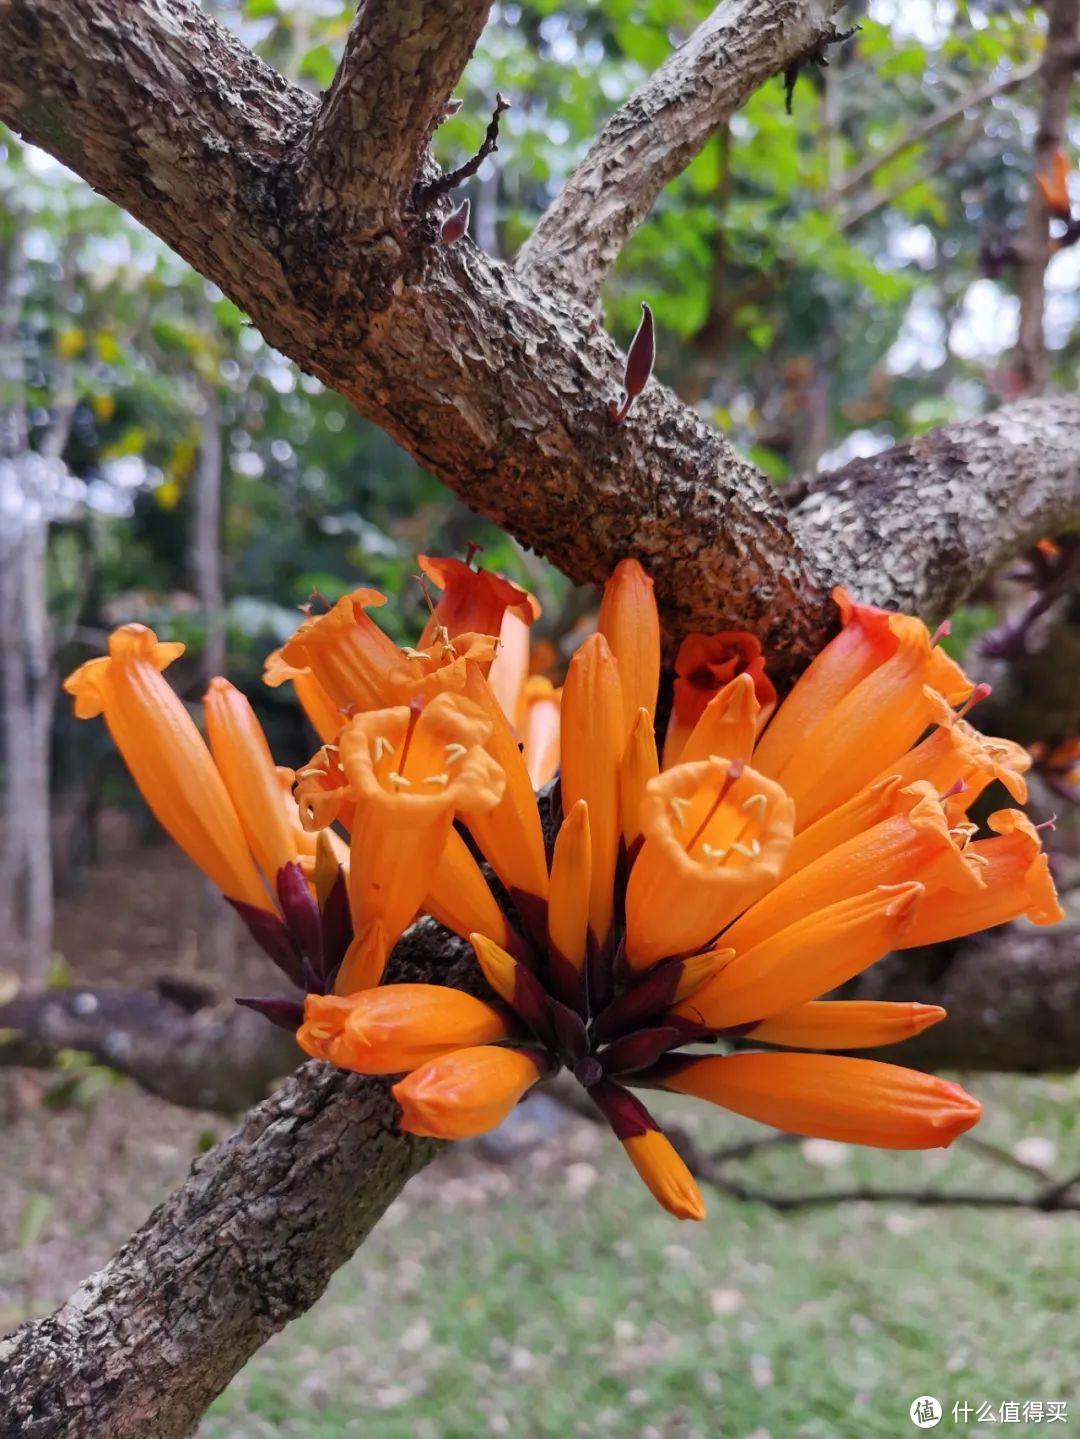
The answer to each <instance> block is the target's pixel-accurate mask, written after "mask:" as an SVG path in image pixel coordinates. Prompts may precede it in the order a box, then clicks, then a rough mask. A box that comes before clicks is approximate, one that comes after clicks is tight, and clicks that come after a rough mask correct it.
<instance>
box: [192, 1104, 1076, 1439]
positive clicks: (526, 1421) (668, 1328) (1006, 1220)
mask: <svg viewBox="0 0 1080 1439" xmlns="http://www.w3.org/2000/svg"><path fill="white" fill-rule="evenodd" d="M974 1087H975V1088H976V1089H977V1090H978V1091H979V1092H981V1093H982V1094H983V1096H984V1097H989V1098H990V1099H991V1100H992V1105H991V1115H992V1117H991V1120H990V1122H989V1123H988V1124H985V1125H984V1126H983V1131H982V1132H983V1134H984V1137H986V1138H992V1139H995V1140H997V1141H999V1142H1002V1143H1004V1144H1005V1145H1007V1146H1008V1145H1011V1144H1012V1143H1013V1142H1015V1140H1016V1139H1017V1138H1018V1137H1020V1136H1021V1135H1032V1134H1037V1135H1040V1136H1042V1137H1044V1138H1046V1139H1049V1140H1050V1141H1051V1142H1052V1143H1053V1144H1054V1145H1055V1146H1056V1148H1057V1150H1058V1167H1059V1168H1061V1169H1062V1171H1063V1172H1064V1171H1067V1170H1068V1168H1069V1165H1070V1163H1071V1164H1072V1165H1073V1166H1074V1167H1075V1166H1076V1165H1078V1164H1080V1154H1078V1152H1077V1151H1078V1145H1077V1138H1076V1134H1075V1112H1076V1107H1077V1102H1078V1100H1080V1088H1078V1086H1077V1084H1076V1082H1075V1081H1070V1082H1069V1083H1068V1084H1062V1085H1053V1084H1047V1083H1046V1082H1043V1081H1009V1080H994V1081H986V1080H981V1081H979V1082H978V1083H977V1084H976V1085H975V1086H974ZM682 1117H685V1111H681V1112H680V1118H682ZM752 1132H753V1131H752V1129H751V1127H750V1126H742V1125H736V1124H734V1123H730V1124H726V1125H725V1126H724V1128H723V1135H722V1138H723V1139H724V1140H729V1139H731V1138H732V1137H742V1136H743V1135H744V1134H748V1133H752ZM711 1133H712V1134H713V1135H714V1136H715V1135H716V1133H717V1127H716V1126H715V1125H714V1126H713V1128H712V1130H711ZM813 1157H814V1151H813V1150H811V1151H810V1159H808V1158H807V1155H806V1153H805V1152H804V1151H803V1150H802V1149H801V1148H800V1147H799V1146H794V1147H792V1148H790V1149H785V1150H780V1151H774V1152H769V1153H767V1154H765V1155H763V1156H761V1157H760V1158H758V1159H756V1160H754V1161H752V1162H751V1163H749V1164H748V1165H743V1166H741V1167H740V1170H739V1173H740V1174H741V1175H742V1176H743V1177H752V1178H753V1179H754V1180H756V1181H760V1182H766V1181H767V1182H769V1183H770V1184H773V1185H775V1186H778V1187H780V1186H782V1187H785V1188H798V1189H803V1190H805V1189H807V1188H811V1187H816V1186H821V1185H843V1184H847V1183H851V1182H857V1181H863V1180H867V1181H871V1182H876V1183H883V1184H902V1185H904V1184H911V1183H914V1184H924V1183H927V1182H930V1181H933V1182H935V1183H939V1182H940V1183H951V1184H954V1185H956V1184H961V1185H963V1186H965V1187H973V1186H974V1187H979V1188H990V1187H993V1186H998V1187H1001V1188H1016V1187H1020V1188H1023V1187H1024V1186H1025V1184H1027V1183H1028V1181H1026V1180H1025V1178H1024V1176H1023V1175H1021V1174H1014V1173H1010V1172H1009V1170H1007V1169H1005V1170H1002V1169H1000V1168H999V1167H997V1166H990V1165H988V1164H987V1163H985V1162H984V1161H983V1160H981V1159H979V1158H978V1157H977V1156H975V1155H973V1154H972V1153H971V1152H970V1151H965V1150H961V1149H959V1148H957V1149H955V1150H953V1151H951V1152H950V1154H949V1155H948V1156H944V1155H940V1154H935V1155H928V1156H920V1155H915V1156H912V1155H882V1154H876V1153H871V1152H867V1151H860V1152H857V1151H853V1150H848V1151H826V1154H825V1157H826V1158H831V1159H833V1160H837V1159H838V1160H839V1162H837V1163H834V1164H830V1165H829V1166H828V1167H824V1168H823V1167H821V1164H820V1162H818V1163H813V1162H811V1160H812V1159H813ZM706 1197H707V1202H708V1205H709V1218H708V1220H707V1222H706V1223H705V1224H701V1225H688V1224H683V1225H679V1224H677V1223H675V1222H674V1221H672V1220H670V1219H669V1218H667V1216H666V1215H664V1214H663V1213H661V1212H660V1211H659V1210H658V1209H656V1208H655V1206H654V1205H653V1203H652V1201H651V1199H650V1198H649V1196H648V1195H647V1194H646V1193H645V1192H644V1190H643V1189H642V1188H641V1187H640V1186H639V1185H638V1184H637V1182H636V1180H635V1179H634V1177H633V1175H632V1174H630V1172H629V1170H628V1168H627V1167H626V1165H625V1161H624V1160H623V1158H622V1156H621V1154H620V1153H619V1152H618V1149H617V1147H616V1146H615V1144H614V1143H613V1142H611V1141H610V1140H608V1139H607V1138H606V1137H605V1136H604V1135H602V1133H601V1132H600V1131H594V1130H592V1129H591V1128H590V1127H589V1126H587V1125H583V1124H577V1123H576V1124H575V1125H574V1126H573V1128H572V1130H571V1132H570V1133H569V1134H568V1135H560V1136H559V1137H558V1138H557V1139H556V1140H554V1141H553V1142H552V1144H550V1145H549V1146H548V1148H547V1150H545V1151H539V1152H537V1153H536V1154H534V1155H531V1156H529V1157H528V1158H527V1159H525V1160H524V1161H522V1162H519V1163H518V1164H516V1165H514V1166H509V1167H503V1166H495V1165H490V1164H484V1163H481V1162H478V1161H477V1160H476V1159H475V1158H469V1157H467V1156H464V1155H460V1154H459V1155H457V1156H453V1157H451V1158H450V1159H449V1160H448V1161H442V1162H441V1163H440V1165H438V1166H435V1167H434V1168H432V1169H431V1170H429V1171H428V1172H427V1174H426V1175H424V1176H421V1178H420V1179H419V1180H418V1181H414V1185H413V1187H412V1188H411V1189H410V1190H409V1191H407V1193H406V1195H405V1196H404V1197H403V1198H402V1199H401V1200H399V1201H398V1203H397V1204H396V1205H395V1206H394V1208H393V1209H392V1210H391V1211H390V1213H389V1215H388V1216H387V1218H386V1220H385V1221H384V1222H383V1224H382V1225H380V1227H379V1228H378V1230H377V1231H376V1233H375V1234H374V1235H373V1236H372V1238H371V1240H370V1241H369V1242H368V1244H367V1245H366V1246H365V1247H364V1250H363V1252H362V1254H361V1255H360V1256H359V1257H358V1258H357V1259H356V1260H354V1261H353V1262H352V1263H351V1264H350V1265H349V1266H347V1267H346V1268H345V1269H344V1270H342V1271H341V1272H340V1273H339V1274H338V1275H337V1276H336V1277H335V1279H334V1282H333V1283H332V1285H331V1287H330V1290H329V1291H328V1293H327V1295H326V1296H325V1297H324V1298H323V1300H322V1301H321V1302H320V1304H319V1305H317V1306H316V1308H315V1309H314V1310H313V1311H312V1312H311V1313H310V1314H308V1315H306V1316H305V1317H304V1318H302V1319H301V1320H299V1321H297V1322H296V1323H295V1324H294V1325H292V1326H291V1327H290V1328H289V1329H288V1330H286V1331H285V1332H284V1333H283V1334H281V1335H279V1336H278V1337H277V1338H276V1339H275V1340H273V1341H272V1342H271V1343H270V1344H269V1345H267V1346H266V1348H265V1349H263V1350H262V1351H261V1352H260V1353H259V1354H258V1355H257V1356H256V1357H255V1358H254V1359H253V1360H252V1362H251V1363H250V1364H249V1365H248V1366H247V1368H246V1369H245V1370H244V1371H243V1373H242V1374H240V1375H239V1376H238V1377H237V1379H236V1381H235V1382H234V1383H233V1384H232V1386H231V1387H230V1388H229V1390H228V1391H227V1392H226V1393H225V1394H224V1395H223V1396H222V1397H221V1399H220V1400H219V1401H218V1402H217V1404H216V1405H215V1406H214V1408H213V1410H212V1411H211V1413H210V1415H209V1416H208V1418H207V1419H206V1420H205V1421H204V1426H203V1428H202V1430H201V1431H200V1433H201V1435H203V1436H204V1439H249V1436H251V1439H254V1436H261V1435H277V1436H297V1439H346V1436H350V1439H351V1436H358V1435H360V1434H363V1435H365V1436H374V1439H476V1436H480V1435H487V1434H492V1435H509V1436H513V1439H567V1436H587V1439H593V1436H608V1435H611V1436H619V1437H620V1439H622V1436H641V1439H714V1436H724V1439H750V1436H754V1439H765V1436H766V1435H767V1436H770V1439H788V1436H798V1439H835V1436H841V1439H848V1436H851V1439H855V1436H858V1439H876V1436H881V1439H895V1436H897V1435H905V1434H915V1433H917V1432H918V1431H917V1430H916V1429H914V1428H913V1426H912V1425H911V1424H910V1422H909V1419H908V1405H909V1404H910V1402H911V1400H912V1399H913V1398H914V1397H915V1396H917V1395H919V1394H925V1393H929V1394H935V1395H936V1396H937V1397H938V1398H939V1399H941V1401H942V1402H943V1403H944V1404H945V1406H946V1418H945V1421H944V1422H943V1424H942V1425H941V1426H940V1428H939V1430H938V1433H941V1434H948V1433H953V1434H956V1433H961V1432H962V1433H983V1432H985V1433H990V1434H993V1433H996V1432H997V1428H998V1426H996V1425H995V1426H988V1427H986V1428H984V1429H980V1428H977V1427H975V1426H974V1425H973V1424H969V1425H966V1426H963V1425H962V1426H959V1427H957V1426H956V1425H954V1424H953V1423H952V1421H951V1415H950V1411H951V1407H952V1404H953V1402H954V1401H956V1400H961V1401H963V1400H965V1399H966V1400H967V1401H968V1402H969V1403H976V1402H979V1401H982V1400H984V1399H988V1400H991V1401H993V1402H994V1403H995V1405H1000V1403H1001V1402H1002V1401H1004V1400H1009V1399H1017V1400H1024V1399H1029V1398H1042V1399H1044V1400H1045V1399H1048V1398H1062V1399H1067V1400H1069V1401H1070V1407H1071V1409H1072V1411H1073V1412H1072V1415H1071V1416H1070V1417H1071V1422H1072V1423H1073V1424H1076V1423H1080V1384H1077V1383H1076V1380H1077V1378H1078V1377H1080V1363H1078V1361H1077V1357H1076V1356H1077V1354H1078V1353H1080V1318H1078V1310H1077V1296H1078V1294H1080V1216H1077V1215H1058V1216H1054V1217H1051V1216H1044V1215H1040V1214H1035V1213H1029V1212H1027V1211H1020V1212H1010V1211H1004V1212H1002V1211H984V1210H961V1209H951V1210H941V1209H936V1210H925V1209H914V1208H905V1207H903V1206H899V1205H881V1206H870V1205H858V1206H847V1207H838V1208H827V1209H824V1210H821V1211H813V1212H808V1213H803V1214H799V1215H794V1216H787V1217H785V1216H778V1215H776V1214H774V1213H773V1212H771V1211H769V1210H767V1209H764V1208H761V1207H756V1206H752V1205H741V1204H736V1203H733V1202H731V1201H727V1200H723V1199H720V1198H718V1197H717V1196H716V1195H715V1194H708V1195H707V1196H706ZM1070 1382H1071V1383H1072V1385H1073V1386H1074V1387H1072V1389H1070ZM1043 1427H1044V1426H1034V1425H1022V1424H1018V1425H1013V1426H1011V1427H1010V1428H1009V1429H1007V1430H1005V1432H1006V1433H1009V1432H1012V1433H1028V1432H1030V1433H1041V1432H1042V1431H1043ZM1050 1432H1051V1434H1053V1433H1067V1432H1068V1430H1067V1429H1066V1428H1065V1427H1064V1426H1062V1428H1060V1429H1057V1430H1055V1429H1051V1430H1050Z"/></svg>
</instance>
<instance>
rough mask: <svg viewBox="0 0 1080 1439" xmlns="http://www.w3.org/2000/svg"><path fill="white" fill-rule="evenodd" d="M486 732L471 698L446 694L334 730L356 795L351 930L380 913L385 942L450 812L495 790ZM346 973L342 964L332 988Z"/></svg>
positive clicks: (479, 803)
mask: <svg viewBox="0 0 1080 1439" xmlns="http://www.w3.org/2000/svg"><path fill="white" fill-rule="evenodd" d="M489 732H490V725H489V723H488V721H487V719H486V718H485V716H484V715H483V714H482V713H481V712H480V710H479V709H478V708H477V707H476V706H475V705H473V704H471V703H470V702H469V701H468V700H466V699H464V698H462V697H461V696H457V695H449V694H442V695H437V696H436V698H435V699H433V700H432V701H431V703H430V704H427V705H424V706H423V707H422V708H419V709H417V708H415V707H414V708H408V707H405V706H401V707H398V708H395V709H389V710H375V711H371V712H369V713H367V714H361V715H357V716H356V717H355V719H353V720H351V721H350V722H349V724H348V725H346V727H345V728H344V729H343V730H342V732H341V741H340V749H341V765H342V768H343V769H344V771H345V775H346V777H347V779H348V782H349V789H350V791H351V793H352V795H353V797H354V799H355V803H356V812H355V817H354V820H353V827H352V838H351V844H350V861H349V903H350V907H351V909H352V916H353V924H354V926H355V930H356V934H357V936H358V937H360V936H362V935H363V934H364V933H365V931H366V929H367V927H368V926H369V925H370V924H371V923H372V922H373V921H375V920H378V922H379V923H380V924H381V925H382V926H383V930H384V932H385V936H386V942H387V945H388V947H389V948H392V947H393V945H394V944H395V943H396V942H397V939H398V937H399V936H400V935H401V933H402V931H403V930H404V929H405V928H406V926H407V925H408V924H409V923H410V922H411V921H412V919H413V917H414V916H415V914H416V912H417V910H418V909H419V908H420V906H421V904H422V903H423V900H424V898H425V896H426V895H427V894H428V893H429V891H430V890H431V887H432V885H433V884H434V882H435V879H436V875H437V872H438V868H439V863H440V861H441V859H442V855H443V851H444V849H445V847H446V843H447V840H448V838H449V834H450V828H451V825H452V823H453V819H454V816H455V814H464V815H466V816H469V815H472V814H475V813H478V812H486V811H488V810H490V809H492V808H493V806H494V805H496V804H498V802H499V800H500V799H501V798H502V794H503V788H504V783H505V782H504V779H503V774H502V771H501V770H500V769H499V766H498V765H497V764H496V763H495V761H494V760H493V759H492V758H491V756H490V755H489V754H488V753H487V752H486V751H485V750H484V749H483V748H482V744H483V743H484V741H485V740H486V738H487V736H488V734H489ZM349 972H350V966H349V965H348V964H346V965H343V966H342V973H341V975H340V976H339V979H338V985H337V988H338V992H339V993H342V992H345V991H344V989H343V986H344V985H345V984H346V982H347V977H348V974H349Z"/></svg>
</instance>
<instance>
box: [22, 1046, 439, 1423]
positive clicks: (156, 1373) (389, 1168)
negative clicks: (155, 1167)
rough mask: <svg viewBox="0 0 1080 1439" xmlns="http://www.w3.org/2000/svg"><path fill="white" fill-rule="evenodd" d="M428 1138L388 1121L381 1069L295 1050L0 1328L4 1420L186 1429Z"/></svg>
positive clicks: (366, 1220)
mask: <svg viewBox="0 0 1080 1439" xmlns="http://www.w3.org/2000/svg"><path fill="white" fill-rule="evenodd" d="M436 1148H437V1146H436V1145H435V1144H433V1143H432V1142H431V1141H428V1140H417V1139H413V1138H411V1137H409V1136H408V1135H403V1134H401V1133H400V1132H399V1131H398V1129H397V1126H396V1123H395V1106H394V1103H393V1101H392V1099H391V1098H390V1096H389V1094H388V1092H387V1088H386V1085H385V1084H384V1083H383V1082H381V1081H378V1080H365V1079H360V1078H357V1077H356V1076H346V1075H344V1074H341V1073H340V1072H338V1071H335V1070H333V1069H331V1068H330V1067H329V1066H328V1065H325V1064H321V1063H310V1064H305V1065H304V1066H303V1068H302V1069H300V1070H299V1071H298V1072H297V1073H296V1074H295V1075H294V1076H293V1077H292V1078H291V1079H289V1080H288V1081H287V1082H286V1083H285V1084H284V1085H283V1086H282V1087H281V1088H280V1089H279V1090H278V1091H277V1092H276V1093H275V1094H274V1096H273V1098H271V1099H269V1100H267V1101H266V1102H265V1103H263V1104H260V1105H259V1106H258V1107H257V1108H255V1109H253V1110H252V1111H251V1112H250V1114H249V1115H248V1116H247V1118H246V1119H245V1120H244V1122H243V1124H242V1125H241V1126H240V1128H239V1129H238V1130H237V1131H236V1133H235V1134H233V1135H232V1136H230V1138H228V1139H226V1140H225V1141H224V1142H223V1143H221V1144H219V1145H217V1146H216V1147H215V1148H214V1149H212V1150H210V1152H209V1153H207V1154H205V1155H203V1156H202V1157H201V1158H199V1159H197V1160H196V1161H195V1163H194V1164H193V1166H192V1169H191V1174H190V1176H189V1177H188V1179H187V1181H186V1182H185V1183H184V1184H183V1185H182V1186H181V1188H180V1189H178V1190H177V1191H176V1193H175V1194H174V1195H173V1196H172V1198H171V1199H169V1200H167V1201H166V1202H165V1203H164V1204H163V1205H161V1206H160V1207H159V1208H158V1209H156V1210H155V1211H154V1213H153V1214H152V1215H151V1216H150V1219H149V1220H148V1221H147V1223H146V1224H145V1225H144V1226H143V1228H142V1229H141V1230H139V1232H138V1233H137V1234H136V1235H134V1236H133V1238H132V1239H131V1240H129V1241H128V1243H127V1244H126V1245H125V1246H124V1248H123V1249H121V1250H120V1252H119V1253H118V1254H117V1255H116V1256H115V1258H114V1259H112V1260H111V1261H110V1263H109V1264H107V1265H106V1267H105V1268H104V1269H102V1270H100V1271H99V1272H98V1273H97V1274H93V1275H91V1276H90V1278H89V1279H87V1280H86V1281H85V1282H84V1283H83V1284H82V1285H81V1286H80V1287H79V1289H78V1290H76V1292H75V1293H74V1294H73V1295H72V1296H71V1298H70V1299H69V1300H68V1302H67V1303H66V1304H64V1305H63V1306H62V1307H61V1308H60V1309H58V1310H57V1311H56V1312H55V1313H54V1314H52V1315H50V1316H49V1317H48V1318H47V1319H43V1320H40V1321H38V1322H37V1323H35V1324H28V1325H24V1326H23V1327H22V1328H21V1329H19V1330H17V1331H16V1333H15V1334H14V1335H13V1336H12V1337H11V1338H10V1339H8V1340H6V1341H0V1433H3V1434H5V1435H11V1436H13V1439H14V1436H15V1435H18V1436H19V1439H181V1436H186V1435H190V1434H193V1433H194V1432H195V1429H196V1426H197V1424H198V1422H199V1418H200V1416H201V1415H202V1413H203V1411H204V1410H205V1409H206V1407H207V1405H208V1404H209V1403H210V1401H211V1400H212V1399H213V1398H214V1397H215V1395H217V1394H219V1393H220V1392H221V1390H222V1389H224V1387H225V1385H226V1384H227V1383H228V1382H229V1380H230V1379H231V1378H232V1376H233V1375H234V1374H235V1373H236V1371H237V1370H238V1369H239V1368H240V1367H241V1366H242V1365H243V1364H244V1362H245V1361H246V1360H247V1359H248V1358H249V1356H250V1355H251V1354H253V1353H254V1352H255V1350H256V1349H257V1348H258V1347H259V1346H260V1345H261V1344H264V1343H265V1342H266V1340H267V1339H269V1337H270V1336H271V1335H272V1334H275V1333H276V1332H277V1331H278V1330H279V1329H281V1328H282V1327H283V1325H285V1324H287V1323H288V1321H289V1320H290V1319H292V1318H294V1317H295V1316H296V1315H297V1314H300V1313H302V1312H303V1311H304V1310H305V1309H307V1308H309V1307H310V1306H311V1305H312V1304H313V1303H314V1302H315V1300H316V1299H317V1298H318V1297H319V1295H320V1294H322V1292H323V1290H324V1289H325V1288H326V1285H327V1282H328V1281H329V1279H330V1276H331V1275H332V1274H333V1272H334V1270H335V1269H337V1268H338V1266H339V1265H340V1264H342V1263H344V1261H345V1260H346V1259H348V1257H349V1256H350V1255H351V1254H352V1252H353V1251H354V1250H355V1248H356V1247H357V1245H358V1244H360V1243H362V1242H363V1240H364V1239H365V1237H366V1236H367V1234H368V1233H369V1232H370V1230H371V1228H372V1226H373V1225H374V1224H375V1223H376V1221H377V1220H378V1219H379V1218H380V1216H381V1215H382V1213H383V1211H384V1210H385V1209H386V1207H387V1205H388V1204H390V1203H391V1201H392V1200H393V1199H394V1198H395V1196H396V1195H397V1194H398V1193H399V1192H400V1190H401V1187H402V1185H403V1184H405V1182H406V1181H407V1180H408V1179H409V1178H410V1177H411V1176H412V1175H413V1174H415V1173H416V1171H417V1170H418V1169H420V1168H422V1166H423V1165H424V1164H426V1163H427V1162H428V1160H429V1159H430V1158H431V1157H432V1155H433V1154H434V1153H435V1150H436Z"/></svg>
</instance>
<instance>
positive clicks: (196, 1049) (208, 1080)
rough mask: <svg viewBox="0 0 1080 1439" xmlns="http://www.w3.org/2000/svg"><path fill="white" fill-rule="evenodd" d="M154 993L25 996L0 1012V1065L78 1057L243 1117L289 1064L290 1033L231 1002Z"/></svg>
mask: <svg viewBox="0 0 1080 1439" xmlns="http://www.w3.org/2000/svg"><path fill="white" fill-rule="evenodd" d="M215 1000H216V997H215V996H212V995H211V996H207V995H203V996H198V995H191V994H181V993H180V992H179V991H178V990H177V989H176V988H173V989H171V990H170V992H168V993H162V992H161V991H160V990H158V991H155V990H125V989H104V988H98V987H92V986H91V987H85V986H82V985H77V986H74V987H73V988H71V989H60V990H47V991H46V992H44V993H34V992H32V991H26V992H24V993H20V994H18V995H17V996H16V997H15V998H14V999H12V1000H11V1001H10V1002H9V1003H7V1004H5V1005H2V1006H0V1066H3V1065H25V1066H27V1067H35V1068H36V1067H39V1066H47V1065H49V1064H51V1062H52V1061H53V1059H54V1058H55V1056H56V1053H57V1051H58V1050H61V1049H77V1050H82V1051H83V1052H85V1053H87V1054H89V1055H91V1056H92V1057H93V1058H94V1059H95V1060H97V1061H98V1062H100V1063H101V1064H107V1065H109V1067H110V1068H112V1069H115V1070H116V1071H117V1072H118V1073H119V1074H126V1075H128V1076H129V1077H130V1078H131V1079H134V1080H135V1082H136V1083H137V1084H139V1085H141V1086H142V1087H143V1089H146V1090H148V1091H149V1092H150V1093H151V1094H156V1095H158V1096H159V1097H160V1098H162V1099H167V1100H169V1101H170V1102H171V1103H173V1104H179V1105H183V1106H184V1107H186V1108H189V1109H211V1110H215V1111H216V1112H218V1113H220V1114H232V1115H235V1114H241V1113H243V1111H244V1110H245V1109H248V1108H249V1107H250V1106H251V1105H252V1104H257V1103H258V1101H259V1100H260V1099H262V1098H264V1096H265V1095H266V1094H267V1093H268V1092H269V1090H270V1089H271V1087H272V1086H273V1085H274V1084H275V1083H276V1082H277V1080H279V1079H280V1078H281V1077H282V1075H284V1074H288V1073H289V1071H290V1070H291V1069H293V1068H295V1066H296V1062H297V1058H298V1054H297V1049H296V1044H295V1042H294V1041H293V1038H292V1035H290V1034H286V1033H285V1032H284V1030H280V1029H274V1028H273V1027H272V1026H271V1025H269V1024H267V1022H266V1020H265V1019H262V1018H261V1017H260V1016H259V1015H257V1014H253V1013H252V1012H251V1010H248V1009H242V1008H240V1007H239V1006H238V1005H237V1004H235V1003H234V1002H233V1001H232V999H226V1000H216V1002H215Z"/></svg>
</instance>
